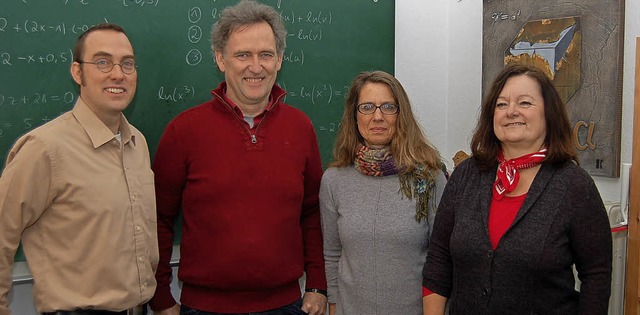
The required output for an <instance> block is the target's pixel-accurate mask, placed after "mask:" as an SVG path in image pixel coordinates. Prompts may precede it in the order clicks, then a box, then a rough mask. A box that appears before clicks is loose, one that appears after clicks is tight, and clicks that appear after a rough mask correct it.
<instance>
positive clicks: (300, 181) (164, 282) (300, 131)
mask: <svg viewBox="0 0 640 315" xmlns="http://www.w3.org/2000/svg"><path fill="white" fill-rule="evenodd" d="M225 88H226V85H225V83H222V84H221V85H220V86H219V87H218V88H217V89H216V90H214V91H212V94H213V95H214V97H213V99H212V100H210V101H209V102H206V103H203V104H201V105H199V106H196V107H194V108H191V109H189V110H187V111H185V112H183V113H182V114H180V115H179V116H178V117H176V118H175V119H174V120H173V121H171V122H170V123H169V125H168V126H167V128H166V130H165V132H164V134H163V135H162V138H161V139H160V144H159V147H158V151H157V153H156V156H155V159H154V165H153V170H154V172H155V177H156V195H157V197H156V198H157V209H158V240H159V247H160V265H159V266H158V271H157V273H156V279H157V281H158V288H157V290H156V294H155V296H154V297H153V299H152V300H151V307H152V309H154V310H161V309H165V308H168V307H170V306H172V305H173V304H174V303H175V300H174V298H173V297H172V296H171V292H170V289H169V283H170V275H171V269H170V267H169V260H170V256H171V249H172V240H173V235H174V233H173V229H172V227H173V223H174V221H175V219H176V217H177V216H178V213H179V212H180V210H182V214H183V220H184V221H183V222H184V223H183V226H182V240H181V243H180V267H179V272H178V277H179V278H180V280H182V281H183V287H182V296H181V302H182V303H184V304H185V305H187V306H189V307H192V308H195V309H199V310H203V311H210V312H224V313H246V312H256V311H265V310H269V309H273V308H277V307H280V306H283V305H286V304H289V303H291V302H293V301H295V300H296V299H298V298H299V297H300V288H299V286H298V278H299V277H301V276H302V273H303V271H306V286H307V288H316V289H323V290H324V289H326V279H325V274H324V261H323V254H322V233H321V228H320V213H319V210H318V189H319V185H320V178H321V177H322V166H321V162H320V155H319V152H318V144H317V140H316V135H315V132H314V130H313V126H312V125H311V121H310V120H309V118H308V117H307V116H306V115H305V114H304V113H302V112H301V111H300V110H298V109H295V108H293V107H291V106H288V105H286V104H284V103H282V102H281V98H282V97H283V96H284V95H285V92H284V91H283V90H281V89H280V88H279V87H277V86H274V88H273V90H272V92H271V98H272V99H273V100H276V102H275V104H274V105H273V106H272V107H271V108H270V109H269V110H268V111H267V112H266V113H265V115H264V116H263V117H262V119H261V122H260V123H259V125H257V126H256V127H255V128H254V129H253V130H251V133H253V134H255V137H256V140H257V141H256V142H255V143H253V142H252V137H251V133H250V131H249V128H248V125H247V124H246V123H245V122H244V121H243V120H242V118H241V117H240V116H239V115H238V114H237V113H236V112H234V110H233V109H232V107H231V106H230V104H228V103H225V102H224V101H223V91H225Z"/></svg>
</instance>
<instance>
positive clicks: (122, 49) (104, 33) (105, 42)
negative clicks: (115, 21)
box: [83, 30, 133, 57]
mask: <svg viewBox="0 0 640 315" xmlns="http://www.w3.org/2000/svg"><path fill="white" fill-rule="evenodd" d="M83 53H84V57H91V56H93V55H95V54H97V53H101V54H109V55H113V56H114V57H120V56H131V55H133V47H132V46H131V42H130V41H129V39H128V38H127V35H125V34H124V33H121V32H117V31H114V30H97V31H93V32H91V33H89V34H87V37H86V38H85V41H84V52H83Z"/></svg>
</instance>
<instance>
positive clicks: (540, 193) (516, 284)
mask: <svg viewBox="0 0 640 315" xmlns="http://www.w3.org/2000/svg"><path fill="white" fill-rule="evenodd" d="M471 148H472V151H473V154H472V157H471V158H469V159H467V160H466V161H464V162H463V163H462V164H460V165H459V166H457V167H456V169H455V171H454V172H453V174H452V176H451V179H450V180H449V182H448V183H447V187H446V188H445V192H444V195H443V197H442V201H441V203H440V206H439V208H438V215H437V217H436V222H435V228H434V231H433V234H432V241H431V244H430V245H429V253H428V256H427V262H426V264H425V267H424V282H423V284H424V286H425V287H426V292H425V297H424V307H425V314H428V315H431V314H443V313H444V307H445V304H446V302H447V299H448V300H449V306H450V314H545V315H546V314H562V315H565V314H603V315H604V314H607V306H608V302H609V294H610V291H611V259H612V256H611V254H612V250H611V232H610V229H609V221H608V218H607V215H606V212H605V210H604V205H603V204H602V200H601V199H600V195H599V193H598V190H597V189H596V186H595V185H594V183H593V180H592V179H591V177H590V176H589V175H588V174H587V173H586V172H585V171H584V170H583V169H582V168H580V167H579V166H578V164H577V161H576V152H575V149H574V146H573V142H572V141H571V127H570V124H569V118H568V115H567V111H566V109H565V107H564V104H563V102H562V100H561V99H560V97H559V95H558V93H557V91H556V90H555V88H554V87H553V85H552V82H551V80H550V79H549V78H548V77H547V76H546V74H545V73H544V72H542V71H541V70H538V69H536V68H533V67H529V66H522V65H512V66H507V67H506V68H505V69H504V70H503V71H502V72H501V73H500V74H499V75H498V77H497V78H496V79H495V81H494V82H493V84H492V86H491V89H490V90H489V93H488V94H487V98H486V99H485V101H484V103H483V105H482V109H481V113H480V119H479V122H478V126H477V127H476V131H475V134H474V136H473V139H472V144H471ZM573 266H575V269H576V270H577V272H578V278H579V279H580V280H581V287H580V291H579V292H578V291H576V290H575V289H574V287H575V280H574V274H573V269H572V267H573Z"/></svg>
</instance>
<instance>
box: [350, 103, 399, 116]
mask: <svg viewBox="0 0 640 315" xmlns="http://www.w3.org/2000/svg"><path fill="white" fill-rule="evenodd" d="M377 109H380V112H381V113H383V114H384V115H395V114H397V113H398V111H400V106H398V105H396V104H393V103H384V104H382V105H379V106H377V105H375V104H373V103H362V104H358V112H360V114H363V115H372V114H373V113H375V112H376V110H377Z"/></svg>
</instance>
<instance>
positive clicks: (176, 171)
mask: <svg viewBox="0 0 640 315" xmlns="http://www.w3.org/2000/svg"><path fill="white" fill-rule="evenodd" d="M185 161H186V159H185V153H184V150H183V149H182V146H181V145H180V140H179V136H178V134H177V130H176V124H175V123H174V122H172V123H170V124H169V125H168V126H167V128H166V130H165V132H164V134H163V135H162V137H161V138H160V143H159V145H158V150H157V152H156V156H155V159H154V162H153V171H154V173H155V186H156V203H157V214H158V248H159V250H160V260H159V263H158V270H157V271H156V281H157V283H158V285H157V288H156V292H155V295H154V296H153V298H152V299H151V301H150V302H149V303H150V306H151V308H152V309H153V310H154V311H160V310H164V309H166V308H169V307H171V306H173V305H174V304H176V300H175V299H174V297H173V296H172V295H171V289H170V286H169V285H170V283H171V274H172V269H171V266H170V265H169V263H170V260H171V252H172V250H173V238H174V231H173V225H174V223H175V220H176V218H177V216H178V213H179V211H180V203H181V200H182V189H183V187H184V183H185V181H186V171H187V170H186V162H185Z"/></svg>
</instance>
